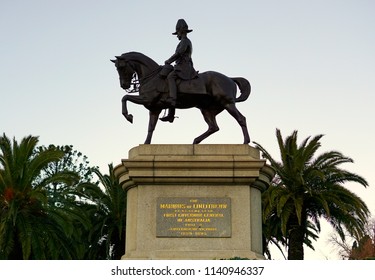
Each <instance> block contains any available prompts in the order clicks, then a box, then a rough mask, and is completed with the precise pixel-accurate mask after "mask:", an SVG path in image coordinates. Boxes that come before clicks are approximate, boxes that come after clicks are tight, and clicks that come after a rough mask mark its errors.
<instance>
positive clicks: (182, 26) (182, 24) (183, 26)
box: [172, 18, 193, 35]
mask: <svg viewBox="0 0 375 280" xmlns="http://www.w3.org/2000/svg"><path fill="white" fill-rule="evenodd" d="M178 31H185V32H186V33H189V32H191V31H193V30H191V29H189V27H188V25H187V23H186V21H185V20H184V19H182V18H181V19H179V20H178V21H177V24H176V32H174V33H172V35H177V33H178Z"/></svg>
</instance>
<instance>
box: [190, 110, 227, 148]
mask: <svg viewBox="0 0 375 280" xmlns="http://www.w3.org/2000/svg"><path fill="white" fill-rule="evenodd" d="M221 111H222V110H204V109H201V112H202V115H203V117H204V120H205V121H206V123H207V124H208V129H207V131H206V132H205V133H203V134H202V135H200V136H198V137H197V138H195V139H194V142H193V144H199V143H200V142H202V141H203V140H204V139H206V138H207V137H208V136H210V135H211V134H213V133H215V132H216V131H218V130H219V126H218V125H217V123H216V115H217V114H219V113H220V112H221Z"/></svg>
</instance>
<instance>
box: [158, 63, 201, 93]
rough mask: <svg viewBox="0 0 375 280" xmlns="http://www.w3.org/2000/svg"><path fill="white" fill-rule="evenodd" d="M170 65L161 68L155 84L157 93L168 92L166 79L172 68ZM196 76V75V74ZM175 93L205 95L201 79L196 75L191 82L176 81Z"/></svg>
mask: <svg viewBox="0 0 375 280" xmlns="http://www.w3.org/2000/svg"><path fill="white" fill-rule="evenodd" d="M169 66H170V65H165V66H163V68H162V70H161V71H160V73H159V81H158V84H157V88H156V89H157V91H158V92H168V91H169V88H168V81H167V80H166V77H167V76H168V74H169V73H170V72H171V71H172V70H173V67H172V66H170V67H169ZM197 74H198V73H197ZM176 86H177V92H178V93H188V94H207V91H206V86H205V84H204V81H203V79H202V78H201V77H200V75H199V74H198V75H197V77H196V78H194V79H191V80H183V79H177V80H176Z"/></svg>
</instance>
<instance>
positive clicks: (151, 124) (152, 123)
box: [145, 110, 161, 144]
mask: <svg viewBox="0 0 375 280" xmlns="http://www.w3.org/2000/svg"><path fill="white" fill-rule="evenodd" d="M160 112H161V110H152V111H150V114H149V115H150V118H149V121H148V131H147V137H146V141H145V144H151V138H152V134H153V133H154V130H155V127H156V124H157V122H158V119H159V115H160Z"/></svg>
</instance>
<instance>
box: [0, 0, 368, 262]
mask: <svg viewBox="0 0 375 280" xmlns="http://www.w3.org/2000/svg"><path fill="white" fill-rule="evenodd" d="M374 11H375V2H374V1H365V0H352V1H347V0H337V1H327V0H324V1H323V0H315V1H302V0H300V1H297V0H295V1H292V0H285V1H276V0H274V1H252V0H242V1H241V0H239V1H236V0H232V1H218V0H215V1H202V0H190V1H145V0H137V1H88V0H86V1H83V0H74V1H73V0H64V1H50V0H45V1H39V0H34V1H19V0H0V61H1V68H0V132H1V133H3V132H5V133H6V134H7V136H9V137H13V136H15V137H16V138H17V139H21V138H22V137H24V136H26V135H29V134H32V135H39V136H40V144H44V145H48V144H52V143H53V144H57V145H64V144H72V145H73V146H74V147H75V149H77V150H79V151H81V152H82V153H84V154H85V155H87V156H88V157H89V160H90V162H91V164H92V165H98V166H100V168H101V170H102V171H103V172H106V171H107V164H109V163H111V162H113V163H114V164H115V165H117V164H119V163H120V161H121V159H122V158H126V157H127V152H128V150H129V149H130V148H132V147H134V146H137V145H138V144H141V143H143V141H144V139H145V137H146V130H147V122H148V111H147V110H146V109H144V108H143V107H142V106H138V105H133V104H130V105H129V111H130V113H132V114H133V115H134V124H130V123H128V122H127V121H126V120H125V119H124V118H123V117H122V115H121V98H122V96H123V95H124V94H125V92H124V91H123V90H122V89H121V88H120V86H119V83H118V76H117V72H116V70H115V68H114V66H113V64H112V63H111V62H110V61H109V60H110V59H112V58H113V57H114V56H115V55H120V54H121V53H124V52H128V51H139V52H143V53H144V54H146V55H148V56H150V57H151V58H153V59H154V60H155V61H156V62H158V63H159V64H162V63H163V62H164V61H165V60H166V59H167V58H169V57H170V56H171V55H172V54H173V52H174V50H175V47H176V45H177V43H178V40H177V38H176V37H175V36H173V35H172V34H171V33H172V32H174V31H175V25H176V21H177V20H178V19H179V18H184V19H185V20H186V21H187V23H188V24H189V28H191V29H193V32H192V33H189V38H190V39H191V41H192V43H193V46H194V52H193V60H194V65H195V68H196V69H197V70H199V71H200V72H203V71H207V70H215V71H219V72H222V73H224V74H226V75H228V76H242V77H245V78H247V79H248V80H249V81H250V83H251V84H252V94H251V96H250V97H249V99H248V100H247V101H246V102H245V103H241V104H238V108H239V109H240V111H241V112H242V113H243V114H244V115H245V116H246V118H247V121H248V127H249V132H250V136H251V138H252V140H253V141H256V142H258V143H261V144H262V145H263V146H264V147H265V148H266V149H268V150H269V151H271V153H272V154H273V155H274V156H275V157H278V149H277V143H276V138H275V129H276V128H280V129H281V131H282V133H283V134H284V135H285V136H286V135H289V134H290V133H291V132H292V131H293V130H298V131H299V137H300V139H301V140H302V139H304V138H306V137H307V136H310V135H317V134H324V135H325V136H324V137H323V139H322V144H323V145H322V148H321V152H323V151H327V150H339V151H341V152H343V153H344V154H345V155H347V156H349V157H352V158H353V159H354V161H355V163H354V164H351V165H348V166H347V168H348V169H350V170H351V171H354V172H357V173H359V174H360V175H362V176H364V177H365V178H366V179H367V180H368V182H369V184H370V185H372V187H369V188H367V189H364V188H362V187H360V186H357V185H348V188H350V189H351V190H353V191H355V192H356V193H357V194H359V195H360V196H361V197H362V198H363V199H364V200H365V201H366V202H367V203H368V205H369V207H370V209H371V211H372V213H375V189H374V185H375V175H374V174H375V173H374V171H373V168H374V163H373V160H374V158H375V152H374V148H373V143H375V131H374V128H373V124H372V122H373V120H374V119H375V113H374V110H373V107H374V105H375V102H374V100H375V99H374V92H375V79H374V77H375V54H374V49H375V32H374V27H375V17H374ZM177 115H178V116H179V118H178V119H176V121H175V122H174V123H173V124H169V123H159V124H158V126H157V128H156V131H155V133H154V138H153V143H155V144H162V143H187V144H190V143H192V141H193V139H194V138H195V137H196V136H197V135H199V134H200V133H201V132H203V131H204V130H206V124H205V122H204V121H203V119H202V117H201V114H200V112H199V111H198V110H196V109H191V110H179V111H178V112H177ZM218 124H219V126H220V129H221V130H220V131H219V132H217V133H216V134H214V135H212V136H211V137H210V138H208V139H207V140H206V141H204V143H215V144H221V143H222V144H225V143H242V134H241V130H240V128H239V126H238V125H237V123H236V122H235V121H234V119H233V118H232V117H230V116H229V114H227V113H226V112H223V113H222V114H220V115H219V116H218ZM316 247H317V248H316V252H315V253H311V252H309V253H308V255H307V257H308V258H311V259H313V258H318V259H319V258H321V259H323V258H325V257H328V258H332V256H331V255H330V249H329V248H327V247H328V246H327V244H326V236H325V235H324V234H322V238H320V240H319V243H318V244H317V245H316Z"/></svg>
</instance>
